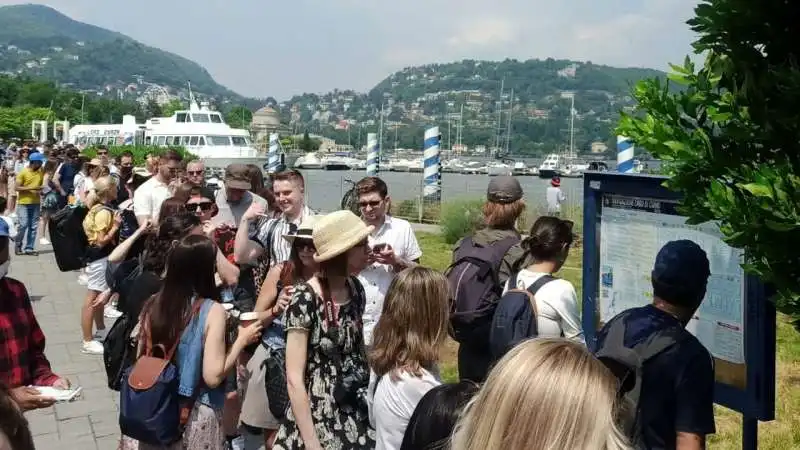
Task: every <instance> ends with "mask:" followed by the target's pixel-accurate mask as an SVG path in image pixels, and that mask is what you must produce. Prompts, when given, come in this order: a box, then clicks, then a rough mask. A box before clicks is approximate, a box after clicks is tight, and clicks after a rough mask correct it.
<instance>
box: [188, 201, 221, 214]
mask: <svg viewBox="0 0 800 450" xmlns="http://www.w3.org/2000/svg"><path fill="white" fill-rule="evenodd" d="M213 206H214V204H213V203H211V202H201V203H187V204H186V205H185V207H186V211H188V212H195V211H197V210H200V211H203V212H206V211H211V208H212V207H213Z"/></svg>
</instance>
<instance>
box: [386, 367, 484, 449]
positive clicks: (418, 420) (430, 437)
mask: <svg viewBox="0 0 800 450" xmlns="http://www.w3.org/2000/svg"><path fill="white" fill-rule="evenodd" d="M478 387H479V386H478V385H477V384H475V383H473V382H471V381H467V380H464V381H461V382H458V383H454V384H442V385H440V386H437V387H435V388H433V389H431V390H430V391H428V393H427V394H425V395H424V396H423V397H422V399H420V401H419V403H418V404H417V407H416V409H414V414H413V415H412V416H411V419H410V420H409V421H408V426H407V427H406V432H405V435H404V436H403V445H402V446H401V447H400V450H445V449H447V448H448V447H449V446H450V435H451V434H452V433H453V428H454V427H455V426H456V422H458V418H459V416H460V415H461V412H462V411H463V410H464V407H465V406H467V403H469V401H470V400H471V399H472V397H474V396H475V394H477V393H478Z"/></svg>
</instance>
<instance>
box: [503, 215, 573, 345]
mask: <svg viewBox="0 0 800 450" xmlns="http://www.w3.org/2000/svg"><path fill="white" fill-rule="evenodd" d="M572 240H573V234H572V222H570V221H568V220H563V219H559V218H558V217H551V216H542V217H539V218H538V219H537V220H536V222H534V224H533V227H531V231H530V234H529V235H528V237H526V238H525V239H524V240H523V241H522V249H523V250H524V252H525V253H524V254H523V255H522V256H521V257H520V258H519V259H518V260H517V261H516V262H515V263H514V265H513V274H512V275H511V278H509V280H508V282H507V283H506V286H505V289H504V290H505V291H507V290H509V289H528V287H530V286H531V285H532V284H533V283H535V282H536V281H537V280H539V279H540V278H541V277H543V276H545V275H548V276H551V275H552V274H554V273H556V272H558V271H559V270H561V267H562V266H563V265H564V262H566V260H567V257H568V256H569V249H570V246H572ZM535 299H536V322H537V325H538V328H537V330H538V336H539V337H565V338H567V339H571V340H574V341H577V342H581V343H583V327H582V326H581V318H580V314H579V313H578V294H577V293H576V292H575V287H574V286H573V285H572V283H570V282H569V281H567V280H564V279H560V278H557V279H555V280H552V281H550V282H547V283H545V284H544V285H542V286H541V287H540V288H539V290H538V291H537V292H536V296H535Z"/></svg>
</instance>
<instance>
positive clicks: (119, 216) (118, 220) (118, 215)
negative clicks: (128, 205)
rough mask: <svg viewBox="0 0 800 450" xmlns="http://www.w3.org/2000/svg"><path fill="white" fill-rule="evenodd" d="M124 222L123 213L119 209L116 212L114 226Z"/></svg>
mask: <svg viewBox="0 0 800 450" xmlns="http://www.w3.org/2000/svg"><path fill="white" fill-rule="evenodd" d="M121 224H122V213H121V212H119V211H115V212H114V226H116V227H119V226H120V225H121Z"/></svg>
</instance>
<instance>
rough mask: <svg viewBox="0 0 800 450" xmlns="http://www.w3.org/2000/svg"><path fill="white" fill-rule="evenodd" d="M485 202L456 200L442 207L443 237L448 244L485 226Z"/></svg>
mask: <svg viewBox="0 0 800 450" xmlns="http://www.w3.org/2000/svg"><path fill="white" fill-rule="evenodd" d="M482 206H483V200H478V199H473V200H455V201H452V202H447V203H445V204H443V205H442V207H441V210H442V213H441V219H440V223H441V229H442V237H443V238H444V240H445V242H447V243H448V244H455V243H456V242H458V240H459V239H461V238H463V237H464V236H467V235H468V234H471V233H473V232H475V230H477V229H478V228H479V227H481V225H482V224H483V212H482V211H481V207H482Z"/></svg>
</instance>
